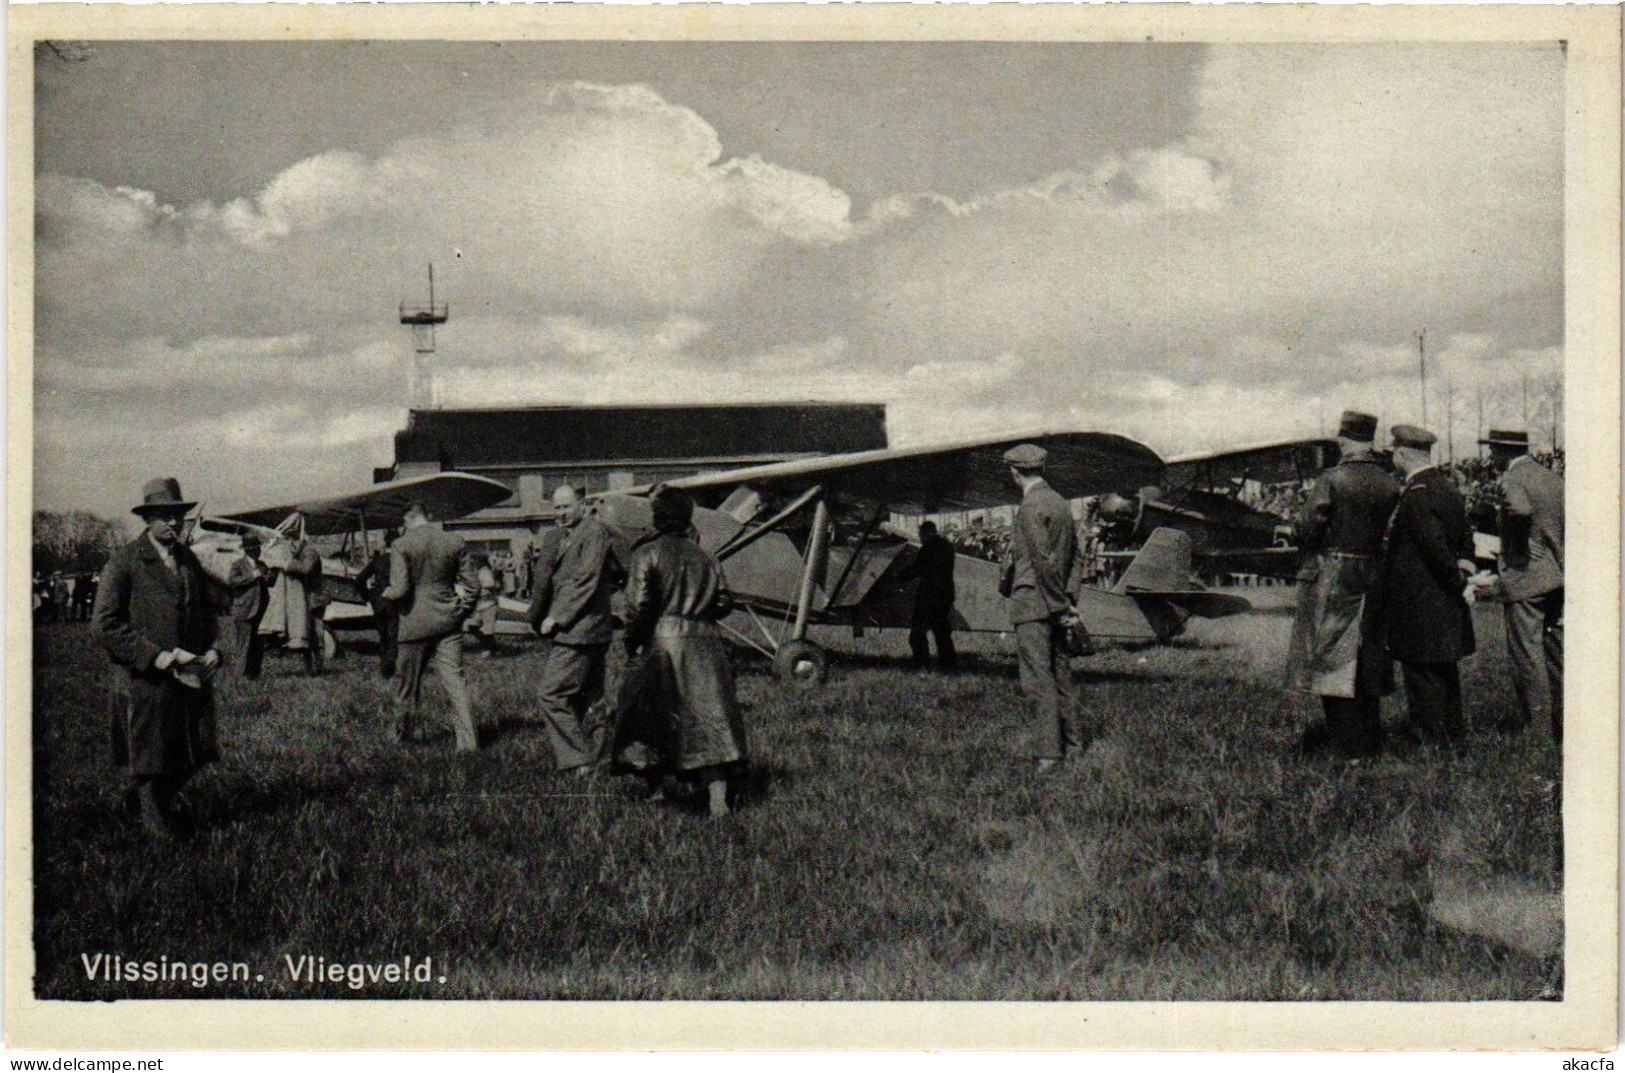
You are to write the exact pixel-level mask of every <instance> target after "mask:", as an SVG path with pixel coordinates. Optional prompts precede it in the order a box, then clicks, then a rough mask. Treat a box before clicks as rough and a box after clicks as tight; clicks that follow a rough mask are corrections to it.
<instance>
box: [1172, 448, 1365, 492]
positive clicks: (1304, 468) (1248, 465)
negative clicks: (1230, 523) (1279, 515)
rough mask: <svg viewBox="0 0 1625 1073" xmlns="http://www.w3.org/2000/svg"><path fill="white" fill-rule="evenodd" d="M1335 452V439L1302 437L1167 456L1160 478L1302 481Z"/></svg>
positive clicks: (1175, 481)
mask: <svg viewBox="0 0 1625 1073" xmlns="http://www.w3.org/2000/svg"><path fill="white" fill-rule="evenodd" d="M1338 453H1339V452H1338V449H1337V441H1336V440H1327V439H1306V440H1282V441H1279V442H1276V443H1260V444H1254V445H1252V446H1250V447H1233V448H1229V449H1227V450H1224V451H1208V452H1205V453H1203V454H1191V455H1179V456H1177V457H1175V458H1170V459H1169V460H1168V469H1167V472H1166V473H1165V475H1164V477H1163V480H1164V482H1165V483H1166V485H1167V486H1168V487H1170V488H1190V487H1195V488H1216V487H1219V486H1221V485H1224V484H1226V483H1228V482H1230V481H1232V480H1236V479H1239V478H1247V479H1250V480H1254V481H1258V482H1259V483H1260V484H1285V483H1287V482H1289V481H1306V480H1309V479H1311V478H1313V477H1317V476H1319V475H1320V473H1321V471H1322V470H1324V469H1326V468H1328V467H1329V466H1333V465H1335V464H1336V463H1337V458H1338Z"/></svg>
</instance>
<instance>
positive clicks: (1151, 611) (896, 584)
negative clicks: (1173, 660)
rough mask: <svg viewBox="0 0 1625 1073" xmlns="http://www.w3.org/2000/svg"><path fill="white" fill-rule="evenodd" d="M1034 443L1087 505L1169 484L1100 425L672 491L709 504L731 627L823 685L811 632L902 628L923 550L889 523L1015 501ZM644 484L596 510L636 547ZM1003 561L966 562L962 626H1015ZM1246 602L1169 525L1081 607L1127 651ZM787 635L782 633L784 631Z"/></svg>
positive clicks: (1088, 592)
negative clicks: (1009, 455) (1014, 453)
mask: <svg viewBox="0 0 1625 1073" xmlns="http://www.w3.org/2000/svg"><path fill="white" fill-rule="evenodd" d="M1019 443H1036V444H1038V445H1040V446H1042V447H1043V448H1045V450H1046V451H1048V453H1049V461H1048V464H1047V466H1046V468H1045V478H1046V480H1048V482H1049V483H1050V484H1051V485H1052V486H1053V487H1054V488H1055V489H1056V491H1058V492H1059V493H1060V494H1061V495H1062V496H1065V497H1067V498H1069V499H1078V498H1082V497H1086V496H1092V495H1100V494H1103V493H1106V492H1109V491H1112V490H1114V489H1118V488H1125V487H1143V486H1147V485H1150V484H1152V483H1154V482H1155V481H1157V480H1158V479H1160V478H1161V477H1162V475H1163V472H1164V464H1163V461H1162V459H1161V458H1159V457H1158V456H1157V454H1156V452H1154V451H1152V450H1151V449H1150V448H1149V447H1146V446H1145V445H1144V444H1141V443H1138V442H1136V441H1134V440H1131V439H1127V438H1126V437H1123V436H1117V435H1112V434H1109V433H1102V432H1065V431H1060V432H1057V431H1047V432H1034V433H1028V434H1026V435H1019V436H1004V437H1000V438H998V439H983V440H972V441H964V442H958V443H949V444H941V445H935V446H928V447H911V448H888V449H884V450H876V451H862V452H857V453H852V454H840V455H827V456H823V457H819V458H810V459H801V460H797V461H793V462H782V463H775V464H770V465H764V466H755V467H749V468H745V469H737V470H730V471H724V472H719V473H707V474H702V475H699V476H694V477H685V478H681V479H678V480H673V481H671V482H669V483H670V484H672V485H674V486H676V487H679V488H683V489H686V490H688V491H690V492H691V493H693V494H694V495H695V497H696V499H697V500H698V501H699V503H700V508H699V509H697V510H696V511H695V518H694V525H695V528H696V530H697V533H698V536H699V540H700V543H701V545H702V546H703V547H705V548H706V549H707V550H708V551H710V552H711V553H712V554H714V555H716V556H717V558H718V559H719V560H721V561H722V563H723V568H724V570H725V572H726V574H727V578H728V585H729V588H730V590H731V591H732V592H733V594H734V596H735V599H736V602H737V603H738V604H739V605H740V606H741V608H742V609H741V610H740V611H738V612H736V613H735V614H734V615H733V616H732V617H731V618H730V620H728V621H727V622H725V623H724V624H723V627H724V630H725V631H726V632H727V633H728V634H729V635H730V636H731V637H732V638H733V639H734V640H735V641H736V642H738V643H739V644H742V645H745V646H747V647H750V648H753V649H756V650H758V651H760V652H762V653H763V654H764V655H767V656H769V657H771V658H772V660H773V665H774V669H775V670H776V671H777V672H778V673H780V674H781V675H782V676H785V677H789V678H791V679H792V680H796V681H801V682H807V683H816V682H818V681H821V680H822V678H823V677H824V674H825V671H826V669H827V666H828V658H827V656H826V654H825V653H824V651H823V650H822V649H821V648H820V647H819V646H818V645H817V644H815V643H813V642H812V641H811V640H809V639H808V637H807V633H808V627H809V626H810V625H812V624H815V623H816V624H833V625H844V626H850V627H852V628H853V629H854V630H855V631H861V630H862V629H864V628H869V627H873V628H884V627H906V626H907V625H908V624H909V622H910V617H911V613H912V605H913V592H914V585H915V583H914V582H912V581H909V580H905V574H906V570H907V566H908V564H909V562H910V561H911V560H912V558H913V556H914V554H915V553H916V552H917V551H918V545H917V544H915V543H913V542H912V541H911V540H910V539H908V537H907V536H906V534H905V533H903V532H902V531H901V530H899V529H897V528H894V527H893V526H891V525H889V524H888V523H887V519H888V516H889V515H891V514H893V513H897V514H905V515H920V514H928V513H938V512H943V511H961V510H979V509H984V508H990V507H997V506H1006V505H1009V504H1012V503H1015V502H1017V501H1019V499H1020V495H1019V491H1018V489H1017V487H1016V485H1015V483H1014V482H1013V481H1012V480H1011V478H1010V470H1009V466H1008V465H1007V464H1006V463H1005V462H1004V461H1003V457H1002V456H1003V454H1004V452H1005V451H1006V450H1007V449H1009V448H1010V447H1013V446H1015V445H1016V444H1019ZM649 491H650V489H649V488H638V489H630V490H628V491H626V492H621V493H607V494H603V495H600V496H598V497H596V499H595V506H594V509H595V511H596V513H597V515H598V516H599V517H600V518H601V519H602V520H603V521H604V522H605V523H606V524H607V525H608V526H609V527H610V529H611V530H612V531H613V532H614V533H615V534H616V536H617V539H618V541H620V542H622V544H623V551H627V552H629V551H630V548H631V546H632V544H634V543H635V542H636V541H637V540H638V539H640V538H641V537H642V536H644V535H647V534H648V533H650V532H652V528H653V527H652V519H651V516H650V508H649V501H648V499H647V498H646V496H647V493H648V492H649ZM998 575H999V566H998V564H996V563H992V562H987V561H984V560H979V559H973V558H970V557H967V556H964V555H960V556H958V557H957V558H956V561H955V581H956V589H957V593H958V599H957V602H956V606H955V612H954V614H955V618H954V627H955V628H956V629H959V630H966V631H982V632H994V633H1003V632H1008V631H1009V630H1011V629H1012V627H1011V623H1010V619H1009V617H1008V614H1007V612H1006V611H1005V605H1004V600H1003V599H1002V598H1001V597H1000V596H999V595H998V591H997V590H998ZM1247 606H1248V605H1247V602H1246V601H1245V600H1241V599H1239V598H1236V597H1225V596H1220V595H1218V594H1215V593H1210V592H1207V591H1206V590H1205V589H1203V588H1202V586H1201V585H1200V584H1199V583H1198V582H1196V581H1195V579H1194V578H1193V577H1192V576H1191V572H1190V540H1189V538H1188V537H1186V536H1185V535H1184V534H1181V533H1176V532H1172V531H1168V532H1166V533H1164V534H1158V535H1156V536H1155V538H1154V539H1153V540H1152V541H1150V542H1148V544H1147V547H1146V548H1145V549H1144V551H1143V553H1142V555H1141V556H1140V557H1139V559H1137V560H1136V562H1135V563H1133V564H1132V565H1131V567H1130V569H1129V570H1128V571H1127V572H1126V573H1125V574H1124V576H1123V578H1122V579H1121V580H1120V581H1119V582H1118V584H1117V586H1116V587H1115V588H1113V589H1111V590H1105V589H1085V591H1084V596H1083V597H1082V598H1081V599H1080V602H1079V605H1078V612H1079V614H1080V617H1081V618H1082V619H1083V621H1084V623H1085V625H1086V626H1087V627H1088V628H1089V631H1090V633H1091V634H1092V635H1093V636H1094V637H1097V638H1099V639H1102V640H1109V641H1119V642H1155V641H1165V640H1167V639H1169V638H1170V637H1172V636H1174V635H1175V634H1177V633H1178V632H1179V631H1180V629H1182V627H1183V625H1184V623H1185V620H1186V619H1187V618H1188V617H1189V616H1190V615H1192V614H1197V615H1204V616H1215V615H1221V614H1233V613H1235V612H1236V611H1240V610H1244V609H1245V608H1246V607H1247ZM775 627H776V628H775Z"/></svg>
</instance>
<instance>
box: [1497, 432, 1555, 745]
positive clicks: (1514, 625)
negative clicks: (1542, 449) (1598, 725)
mask: <svg viewBox="0 0 1625 1073" xmlns="http://www.w3.org/2000/svg"><path fill="white" fill-rule="evenodd" d="M1478 442H1479V443H1480V444H1483V445H1484V446H1486V447H1488V448H1489V449H1490V462H1491V463H1492V464H1493V465H1494V466H1495V468H1496V469H1497V470H1498V471H1500V473H1501V480H1500V488H1501V500H1502V506H1501V508H1500V527H1499V528H1500V530H1501V561H1500V585H1499V586H1498V588H1499V596H1500V598H1501V599H1502V600H1504V601H1505V618H1506V635H1507V655H1508V656H1509V657H1510V659H1511V662H1512V686H1513V689H1514V691H1515V692H1516V693H1517V695H1518V714H1517V715H1516V716H1514V717H1513V718H1511V719H1509V720H1507V721H1506V722H1505V723H1504V724H1503V726H1504V727H1505V728H1506V729H1508V730H1514V731H1518V730H1522V729H1523V728H1524V727H1526V726H1528V725H1529V724H1530V723H1531V722H1532V721H1533V720H1534V719H1535V717H1536V715H1537V713H1538V712H1539V711H1540V710H1541V709H1545V710H1546V711H1548V712H1550V715H1551V726H1552V737H1553V738H1554V739H1555V740H1557V741H1562V740H1563V478H1562V477H1559V476H1558V475H1557V474H1556V473H1553V472H1552V471H1551V470H1549V469H1547V468H1546V467H1545V466H1542V465H1541V464H1540V463H1538V462H1536V461H1535V460H1534V459H1532V458H1530V457H1529V434H1528V433H1527V432H1512V431H1504V430H1499V429H1495V430H1491V432H1490V434H1489V436H1488V437H1487V438H1485V439H1482V440H1480V441H1478ZM1537 649H1538V650H1539V652H1538V653H1537Z"/></svg>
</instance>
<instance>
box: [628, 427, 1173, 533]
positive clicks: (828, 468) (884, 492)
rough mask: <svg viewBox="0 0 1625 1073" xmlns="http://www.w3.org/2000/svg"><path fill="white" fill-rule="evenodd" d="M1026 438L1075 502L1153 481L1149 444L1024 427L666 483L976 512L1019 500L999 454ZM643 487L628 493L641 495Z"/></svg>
mask: <svg viewBox="0 0 1625 1073" xmlns="http://www.w3.org/2000/svg"><path fill="white" fill-rule="evenodd" d="M1022 443H1034V444H1037V445H1039V446H1040V447H1043V448H1044V449H1045V450H1046V451H1048V452H1049V462H1048V464H1047V465H1046V466H1045V468H1044V477H1045V479H1046V480H1047V481H1048V482H1049V483H1050V484H1051V485H1052V486H1053V487H1054V488H1055V490H1056V491H1057V492H1059V493H1060V494H1061V495H1063V496H1065V497H1067V498H1069V499H1076V498H1081V497H1083V496H1089V495H1097V494H1100V493H1102V492H1110V491H1113V490H1116V489H1119V488H1134V487H1139V486H1140V485H1144V484H1149V483H1151V482H1153V481H1155V480H1156V479H1157V478H1158V477H1159V476H1160V475H1161V474H1162V469H1163V463H1162V459H1161V458H1160V457H1158V455H1157V453H1156V452H1155V451H1153V450H1151V448H1149V447H1147V446H1145V445H1144V444H1143V443H1139V442H1137V441H1135V440H1131V439H1128V438H1127V437H1124V436H1117V435H1113V434H1111V433H1107V432H1056V431H1041V432H1029V433H1026V434H1025V435H1004V436H1000V437H999V438H997V439H980V440H963V441H959V442H955V443H945V444H932V445H929V446H921V447H888V448H884V449H881V450H876V451H857V452H854V453H851V454H837V455H824V456H822V457H819V458H804V459H797V460H795V461H792V462H775V463H771V464H768V465H765V466H750V467H747V468H744V469H735V470H726V471H723V472H720V473H704V474H700V475H698V476H694V477H683V478H680V479H678V480H673V481H670V482H668V483H670V484H672V485H674V486H676V487H678V488H685V489H688V490H690V491H697V490H703V489H718V488H733V487H736V486H738V485H750V486H752V487H755V488H762V489H772V490H773V491H774V492H776V493H780V494H792V495H793V494H796V493H798V492H802V491H806V490H809V489H811V488H814V487H821V488H823V489H824V491H825V492H826V493H836V494H839V495H842V496H846V497H848V498H852V499H857V500H862V501H865V502H869V503H878V504H884V505H885V506H887V507H889V508H890V509H891V510H894V511H897V512H898V513H901V514H931V513H937V512H941V511H957V510H977V509H983V508H987V507H997V506H1003V505H1006V504H1009V503H1016V502H1019V501H1020V499H1021V493H1020V490H1019V489H1018V488H1017V487H1016V485H1015V483H1014V482H1013V481H1011V479H1010V467H1009V465H1008V464H1007V463H1006V462H1005V461H1004V459H1003V455H1004V452H1005V451H1007V450H1009V449H1010V448H1012V447H1014V446H1016V445H1017V444H1022ZM649 487H650V486H645V487H642V488H634V489H630V490H629V494H633V495H639V494H647V493H648V491H649Z"/></svg>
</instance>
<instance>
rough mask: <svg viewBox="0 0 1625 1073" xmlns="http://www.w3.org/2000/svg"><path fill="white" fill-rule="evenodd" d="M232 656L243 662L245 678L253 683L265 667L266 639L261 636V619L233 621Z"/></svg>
mask: <svg viewBox="0 0 1625 1073" xmlns="http://www.w3.org/2000/svg"><path fill="white" fill-rule="evenodd" d="M231 650H232V655H233V656H235V657H236V658H237V659H239V660H241V661H242V662H241V667H242V674H243V677H244V678H247V679H248V680H249V681H253V680H254V679H255V678H258V677H259V676H260V669H261V668H262V667H264V665H265V639H264V638H263V637H261V636H260V622H259V619H257V618H256V619H252V620H248V621H245V620H243V619H237V618H234V619H232V620H231Z"/></svg>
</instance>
